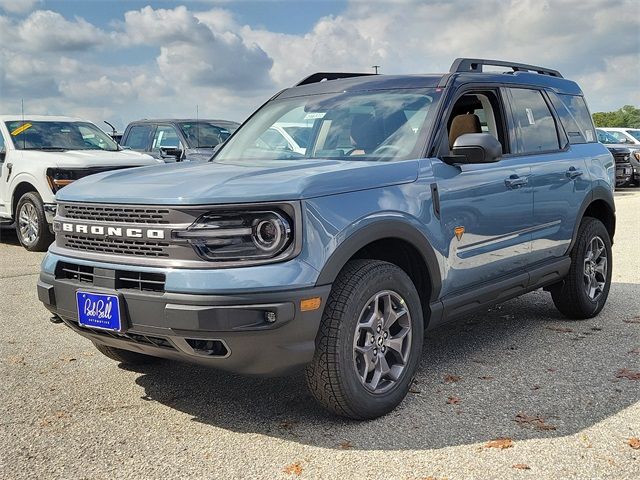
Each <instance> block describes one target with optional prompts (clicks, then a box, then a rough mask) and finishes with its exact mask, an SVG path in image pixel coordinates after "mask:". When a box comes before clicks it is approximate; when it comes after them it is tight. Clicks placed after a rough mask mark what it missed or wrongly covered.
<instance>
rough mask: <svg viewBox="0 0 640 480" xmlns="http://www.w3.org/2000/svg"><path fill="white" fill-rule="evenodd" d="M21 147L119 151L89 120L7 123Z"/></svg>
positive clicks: (14, 140) (14, 139) (18, 146)
mask: <svg viewBox="0 0 640 480" xmlns="http://www.w3.org/2000/svg"><path fill="white" fill-rule="evenodd" d="M6 126H7V129H8V130H9V133H10V134H11V138H12V139H13V144H14V145H15V148H16V149H17V150H60V151H63V150H106V151H109V152H115V151H117V150H119V147H118V144H117V143H116V142H114V141H113V139H112V138H111V137H109V135H107V134H106V133H104V132H103V131H102V130H100V129H99V128H98V127H96V126H95V125H93V124H92V123H89V122H35V121H30V120H24V121H17V120H14V121H10V122H6Z"/></svg>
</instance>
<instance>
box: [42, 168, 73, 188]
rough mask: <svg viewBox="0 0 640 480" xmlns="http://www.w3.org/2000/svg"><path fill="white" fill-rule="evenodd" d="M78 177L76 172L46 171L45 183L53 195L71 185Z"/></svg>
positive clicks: (57, 169)
mask: <svg viewBox="0 0 640 480" xmlns="http://www.w3.org/2000/svg"><path fill="white" fill-rule="evenodd" d="M77 177H78V174H77V172H75V171H73V170H64V169H61V168H48V169H47V182H49V187H51V190H52V191H53V193H56V192H57V191H58V190H60V189H61V188H62V187H65V186H67V185H69V184H70V183H73V182H74V181H75V180H76V179H77Z"/></svg>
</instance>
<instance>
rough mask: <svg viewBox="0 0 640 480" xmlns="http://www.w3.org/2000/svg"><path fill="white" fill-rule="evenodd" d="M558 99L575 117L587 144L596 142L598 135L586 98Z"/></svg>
mask: <svg viewBox="0 0 640 480" xmlns="http://www.w3.org/2000/svg"><path fill="white" fill-rule="evenodd" d="M558 97H560V100H562V103H564V104H565V106H566V107H567V109H568V110H569V112H571V115H573V118H574V119H575V121H576V122H577V124H578V126H579V127H580V130H581V131H582V134H583V135H584V138H585V139H586V140H587V142H595V141H596V135H595V132H594V129H593V121H592V120H591V115H590V114H589V109H588V108H587V104H586V103H585V102H584V98H582V97H580V96H578V95H558Z"/></svg>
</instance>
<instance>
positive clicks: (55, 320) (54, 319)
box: [49, 315, 62, 323]
mask: <svg viewBox="0 0 640 480" xmlns="http://www.w3.org/2000/svg"><path fill="white" fill-rule="evenodd" d="M49 321H50V322H51V323H62V319H61V318H60V317H59V316H58V315H52V316H51V318H49Z"/></svg>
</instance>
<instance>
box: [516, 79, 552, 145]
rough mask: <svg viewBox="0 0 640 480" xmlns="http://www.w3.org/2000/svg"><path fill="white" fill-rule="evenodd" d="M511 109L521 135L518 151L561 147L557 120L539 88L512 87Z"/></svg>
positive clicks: (519, 135)
mask: <svg viewBox="0 0 640 480" xmlns="http://www.w3.org/2000/svg"><path fill="white" fill-rule="evenodd" d="M509 90H510V92H511V110H512V112H513V119H514V122H515V127H516V131H517V133H518V137H519V146H518V153H541V152H549V151H555V150H559V149H560V141H559V140H558V130H557V127H556V122H555V120H554V118H553V115H552V114H551V110H549V106H548V105H547V102H546V101H545V99H544V97H543V96H542V92H540V91H538V90H530V89H526V88H510V89H509Z"/></svg>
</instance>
